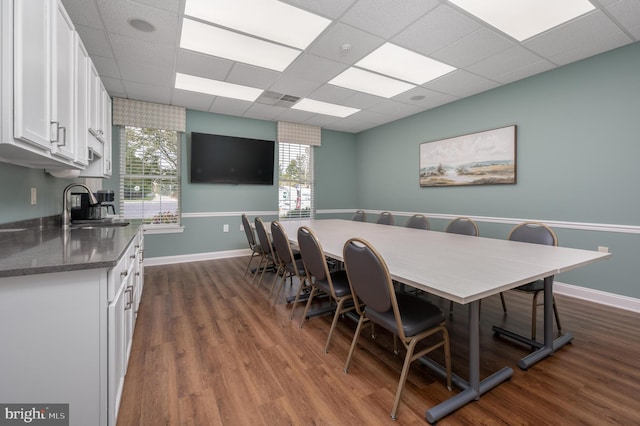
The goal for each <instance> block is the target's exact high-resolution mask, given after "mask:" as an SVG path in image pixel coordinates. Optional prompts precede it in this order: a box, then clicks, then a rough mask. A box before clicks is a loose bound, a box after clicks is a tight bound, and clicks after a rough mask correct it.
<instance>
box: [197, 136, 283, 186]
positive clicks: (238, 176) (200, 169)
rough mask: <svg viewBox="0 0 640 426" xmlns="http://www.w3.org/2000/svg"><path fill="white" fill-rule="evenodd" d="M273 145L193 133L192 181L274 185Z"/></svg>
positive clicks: (256, 140) (260, 141) (264, 142)
mask: <svg viewBox="0 0 640 426" xmlns="http://www.w3.org/2000/svg"><path fill="white" fill-rule="evenodd" d="M274 144H275V142H274V141H267V140H261V139H249V138H240V137H234V136H221V135H210V134H206V133H191V182H192V183H231V184H246V185H273V159H274V153H273V151H274Z"/></svg>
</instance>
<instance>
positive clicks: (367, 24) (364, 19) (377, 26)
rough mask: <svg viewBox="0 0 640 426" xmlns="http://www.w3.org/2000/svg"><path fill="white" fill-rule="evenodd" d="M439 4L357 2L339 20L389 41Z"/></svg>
mask: <svg viewBox="0 0 640 426" xmlns="http://www.w3.org/2000/svg"><path fill="white" fill-rule="evenodd" d="M439 3H440V1H439V0H389V1H380V0H358V2H356V3H355V4H354V5H353V7H351V9H349V10H348V11H347V12H346V13H345V14H344V15H343V16H342V18H340V20H341V21H342V22H344V23H346V24H349V25H351V26H354V27H356V28H359V29H361V30H364V31H367V32H369V33H371V34H375V35H377V36H380V37H382V38H384V39H390V38H392V37H393V36H395V35H397V34H398V33H399V32H400V31H402V29H404V28H405V27H406V26H407V25H409V24H411V23H412V22H414V21H415V20H416V19H418V18H419V17H421V16H422V15H424V14H425V13H427V12H428V11H429V10H431V9H433V8H434V7H436V6H437V5H438V4H439Z"/></svg>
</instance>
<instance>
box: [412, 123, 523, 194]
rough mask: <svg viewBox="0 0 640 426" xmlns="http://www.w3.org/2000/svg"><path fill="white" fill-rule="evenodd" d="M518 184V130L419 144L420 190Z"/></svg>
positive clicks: (502, 129)
mask: <svg viewBox="0 0 640 426" xmlns="http://www.w3.org/2000/svg"><path fill="white" fill-rule="evenodd" d="M514 183H516V126H515V125H514V126H508V127H502V128H500V129H493V130H486V131H484V132H478V133H472V134H470V135H463V136H456V137H453V138H449V139H441V140H438V141H433V142H425V143H422V144H420V186H462V185H502V184H514Z"/></svg>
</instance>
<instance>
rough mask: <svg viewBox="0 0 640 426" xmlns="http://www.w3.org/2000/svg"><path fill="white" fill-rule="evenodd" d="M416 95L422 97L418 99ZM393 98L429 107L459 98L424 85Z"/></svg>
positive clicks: (424, 107)
mask: <svg viewBox="0 0 640 426" xmlns="http://www.w3.org/2000/svg"><path fill="white" fill-rule="evenodd" d="M416 97H421V99H418V98H416ZM412 98H414V99H412ZM393 99H394V100H396V101H398V102H402V103H405V104H408V105H414V106H416V107H417V108H421V109H427V108H433V107H434V106H437V105H443V104H445V103H449V102H453V101H455V100H457V99H458V98H457V97H455V96H451V95H447V94H444V93H440V92H436V91H433V90H429V89H425V88H424V87H416V88H415V89H411V90H409V91H406V92H404V93H402V94H400V95H398V96H396V97H394V98H393Z"/></svg>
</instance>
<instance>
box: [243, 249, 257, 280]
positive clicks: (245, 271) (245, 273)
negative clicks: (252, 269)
mask: <svg viewBox="0 0 640 426" xmlns="http://www.w3.org/2000/svg"><path fill="white" fill-rule="evenodd" d="M255 255H256V252H255V251H254V252H251V257H250V258H249V263H247V267H246V268H245V269H244V274H242V276H243V277H246V276H247V272H248V271H249V266H251V262H252V261H253V258H254V256H255Z"/></svg>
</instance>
